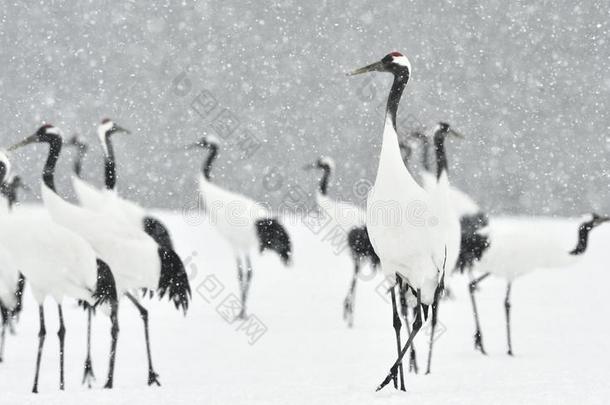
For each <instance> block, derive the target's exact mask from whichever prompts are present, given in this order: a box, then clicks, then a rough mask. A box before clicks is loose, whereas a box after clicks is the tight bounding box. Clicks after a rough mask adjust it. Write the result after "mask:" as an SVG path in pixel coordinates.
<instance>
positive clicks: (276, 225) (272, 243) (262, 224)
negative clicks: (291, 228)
mask: <svg viewBox="0 0 610 405" xmlns="http://www.w3.org/2000/svg"><path fill="white" fill-rule="evenodd" d="M256 233H257V235H258V240H259V248H260V252H261V253H262V252H263V251H265V250H267V249H269V250H273V251H275V252H276V253H277V254H278V255H280V258H281V259H282V262H283V263H284V264H285V265H289V264H290V263H291V261H292V245H291V243H290V235H288V232H287V231H286V228H284V226H283V225H282V224H281V223H280V221H279V220H278V219H277V218H265V219H260V220H258V221H256Z"/></svg>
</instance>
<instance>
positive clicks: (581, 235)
mask: <svg viewBox="0 0 610 405" xmlns="http://www.w3.org/2000/svg"><path fill="white" fill-rule="evenodd" d="M591 229H593V226H591V223H590V222H585V223H583V224H581V225H580V226H579V227H578V243H577V244H576V247H575V248H574V250H572V251H571V252H570V254H571V255H574V256H578V255H581V254H583V253H585V250H587V244H588V243H589V233H590V232H591Z"/></svg>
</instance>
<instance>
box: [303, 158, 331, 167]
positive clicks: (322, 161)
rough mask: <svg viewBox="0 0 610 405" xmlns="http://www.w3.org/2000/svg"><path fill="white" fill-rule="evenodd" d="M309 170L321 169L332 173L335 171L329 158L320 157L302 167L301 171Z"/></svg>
mask: <svg viewBox="0 0 610 405" xmlns="http://www.w3.org/2000/svg"><path fill="white" fill-rule="evenodd" d="M311 169H322V170H331V171H332V170H334V169H335V161H334V160H332V159H331V158H329V157H328V156H322V157H320V158H319V159H317V160H316V161H315V162H313V163H310V164H307V165H305V166H303V170H311Z"/></svg>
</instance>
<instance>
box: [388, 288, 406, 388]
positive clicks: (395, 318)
mask: <svg viewBox="0 0 610 405" xmlns="http://www.w3.org/2000/svg"><path fill="white" fill-rule="evenodd" d="M397 280H398V277H397ZM394 289H395V287H392V288H391V289H390V294H391V295H392V297H391V298H392V325H393V326H394V332H395V333H396V354H397V356H400V349H401V347H402V345H401V344H400V328H401V326H402V322H400V317H399V316H398V309H397V308H396V293H395V292H394ZM398 371H399V376H400V390H401V391H404V390H405V377H404V370H403V366H402V362H400V363H399V364H398ZM393 381H394V388H398V384H397V381H396V375H394V376H393Z"/></svg>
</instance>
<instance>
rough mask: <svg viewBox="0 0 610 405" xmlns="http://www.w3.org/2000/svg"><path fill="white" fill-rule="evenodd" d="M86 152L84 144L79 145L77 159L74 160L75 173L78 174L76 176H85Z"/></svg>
mask: <svg viewBox="0 0 610 405" xmlns="http://www.w3.org/2000/svg"><path fill="white" fill-rule="evenodd" d="M86 154H87V149H86V148H85V147H84V146H78V155H77V156H76V160H75V161H74V174H76V177H78V178H82V177H83V176H82V171H83V160H84V159H85V155H86Z"/></svg>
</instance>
